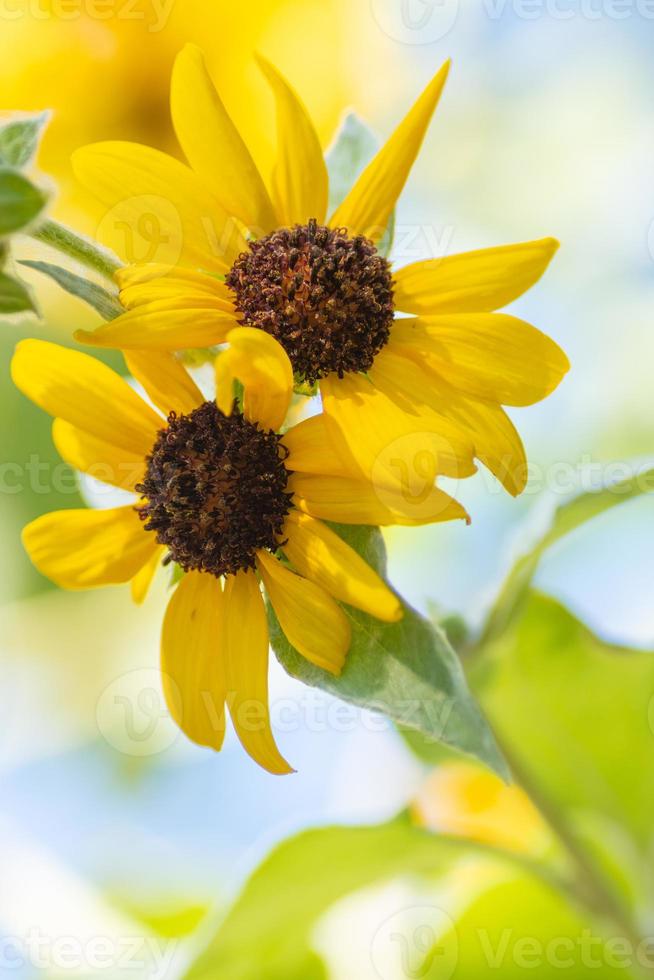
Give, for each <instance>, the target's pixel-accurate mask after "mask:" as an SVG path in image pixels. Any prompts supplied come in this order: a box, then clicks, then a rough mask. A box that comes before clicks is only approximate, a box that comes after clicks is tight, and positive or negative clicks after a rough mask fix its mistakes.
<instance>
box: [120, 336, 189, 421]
mask: <svg viewBox="0 0 654 980" xmlns="http://www.w3.org/2000/svg"><path fill="white" fill-rule="evenodd" d="M125 363H126V364H127V369H128V371H129V372H130V374H131V375H132V377H134V378H136V380H137V381H139V382H140V383H141V384H142V385H143V387H144V388H145V390H146V392H147V394H148V397H149V398H151V399H152V401H153V402H154V404H155V405H156V406H157V408H158V409H159V410H160V411H161V412H163V414H164V415H165V416H166V417H168V415H170V413H171V412H176V413H177V414H178V415H188V414H189V413H190V412H192V411H193V409H195V408H197V407H198V406H199V405H201V404H202V402H203V401H204V397H203V395H202V392H201V391H200V389H199V388H198V386H197V385H196V383H195V381H194V380H193V378H192V377H191V375H190V374H189V373H188V371H187V370H186V368H185V367H184V365H183V364H181V363H180V361H178V360H177V358H176V357H175V356H174V355H173V354H169V353H166V352H165V351H156V350H150V351H129V352H126V354H125Z"/></svg>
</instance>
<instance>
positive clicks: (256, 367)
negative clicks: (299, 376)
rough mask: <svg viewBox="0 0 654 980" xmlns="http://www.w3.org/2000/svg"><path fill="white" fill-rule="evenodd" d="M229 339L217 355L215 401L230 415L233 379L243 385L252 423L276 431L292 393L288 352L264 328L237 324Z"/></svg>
mask: <svg viewBox="0 0 654 980" xmlns="http://www.w3.org/2000/svg"><path fill="white" fill-rule="evenodd" d="M226 340H227V342H228V344H229V348H228V349H227V350H226V351H223V352H222V353H220V354H219V355H218V357H217V358H216V402H217V404H218V407H219V408H220V410H221V411H222V412H223V413H224V414H225V415H229V414H230V412H231V410H232V405H233V399H234V381H235V380H236V379H238V380H239V381H240V382H241V383H242V384H243V387H244V402H243V413H244V415H245V417H246V418H247V419H248V420H249V421H250V422H258V423H259V424H260V425H261V426H262V427H263V428H265V429H272V430H273V432H276V431H277V429H279V428H280V426H281V425H282V423H283V422H284V419H285V418H286V413H287V412H288V407H289V405H290V403H291V398H292V396H293V368H292V367H291V362H290V361H289V359H288V355H287V354H286V351H285V350H284V349H283V347H281V345H280V344H278V343H277V341H276V340H275V339H274V338H273V337H271V336H270V334H267V333H266V332H265V331H264V330H258V329H257V328H256V327H236V328H235V329H234V330H230V332H229V333H228V335H227V337H226Z"/></svg>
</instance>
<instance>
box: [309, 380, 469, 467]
mask: <svg viewBox="0 0 654 980" xmlns="http://www.w3.org/2000/svg"><path fill="white" fill-rule="evenodd" d="M320 392H321V394H322V399H323V407H324V414H325V424H326V425H327V426H328V429H329V432H330V435H331V438H332V441H333V442H334V444H335V445H336V447H337V451H338V453H339V454H340V455H344V456H345V455H346V454H347V457H346V458H348V464H349V466H350V468H354V467H355V466H358V467H359V472H360V476H361V477H363V478H365V479H371V480H373V482H375V483H390V484H391V485H392V484H397V482H398V480H400V481H401V480H404V479H405V476H406V474H407V473H409V474H410V473H411V472H412V471H413V470H414V469H416V467H417V468H418V470H420V471H422V470H424V469H425V467H426V465H427V460H428V458H429V459H430V460H431V463H430V466H431V468H432V469H433V479H436V477H437V476H438V475H439V474H440V475H441V476H451V477H454V478H455V479H460V478H464V477H467V476H471V475H472V474H473V473H475V472H476V468H475V465H474V462H473V457H474V446H473V444H472V440H471V439H470V437H469V436H468V434H467V433H465V432H463V431H462V430H461V429H459V428H458V427H457V426H456V425H455V424H454V423H453V422H451V421H450V420H449V419H447V418H446V417H445V416H443V415H438V414H436V412H434V411H433V410H431V409H429V408H426V407H425V406H424V405H421V404H418V403H417V402H414V403H411V402H410V401H409V400H405V404H404V406H403V407H399V406H398V405H396V404H395V403H394V402H393V401H391V399H390V398H388V397H387V396H386V395H385V394H384V393H383V392H381V391H379V389H378V388H376V387H375V386H374V384H372V383H371V382H370V381H369V380H368V378H366V377H364V376H363V375H360V374H347V375H346V376H345V377H344V378H342V379H339V378H337V377H336V375H329V376H328V377H327V378H324V379H323V380H322V381H321V382H320ZM418 464H419V465H418ZM419 478H420V482H421V484H422V478H423V477H422V473H420V477H419Z"/></svg>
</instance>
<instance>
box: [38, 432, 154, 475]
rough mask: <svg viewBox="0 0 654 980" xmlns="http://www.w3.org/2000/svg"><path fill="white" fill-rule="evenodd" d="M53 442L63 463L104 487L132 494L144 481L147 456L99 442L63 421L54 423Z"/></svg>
mask: <svg viewBox="0 0 654 980" xmlns="http://www.w3.org/2000/svg"><path fill="white" fill-rule="evenodd" d="M52 439H53V442H54V444H55V446H56V447H57V452H58V453H59V455H60V456H61V458H62V459H63V460H64V462H66V463H68V465H69V466H72V467H73V469H75V470H79V471H80V472H81V473H88V474H89V476H92V477H94V479H96V480H101V481H102V483H109V484H110V485H111V486H112V487H120V489H121V490H129V491H132V492H133V491H134V487H135V486H136V484H137V483H140V481H141V480H142V479H143V473H144V470H145V455H141V454H139V453H131V452H127V450H126V449H120V448H118V447H116V446H114V445H112V444H111V443H110V442H105V441H104V440H102V439H97V438H96V437H95V436H93V435H90V434H89V433H88V432H84V430H83V429H78V428H77V427H76V426H74V425H71V424H70V422H66V421H64V419H55V420H54V421H53V423H52Z"/></svg>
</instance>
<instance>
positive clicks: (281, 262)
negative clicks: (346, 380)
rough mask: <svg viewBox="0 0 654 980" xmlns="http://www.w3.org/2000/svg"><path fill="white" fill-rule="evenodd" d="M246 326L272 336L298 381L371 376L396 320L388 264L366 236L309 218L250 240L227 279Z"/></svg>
mask: <svg viewBox="0 0 654 980" xmlns="http://www.w3.org/2000/svg"><path fill="white" fill-rule="evenodd" d="M226 282H227V285H228V286H229V287H230V288H231V289H232V290H233V291H234V293H235V295H236V299H235V305H236V309H237V310H238V311H239V313H241V315H242V319H241V322H242V323H243V324H245V325H247V326H251V327H260V328H261V329H262V330H265V331H266V333H269V334H272V336H273V337H275V339H276V340H278V341H279V342H280V344H281V345H282V347H283V348H284V350H285V351H286V353H287V354H288V356H289V358H290V361H291V364H292V365H293V370H294V372H295V374H296V376H297V377H299V378H300V379H301V380H302V381H307V382H308V383H310V384H313V383H314V382H316V381H318V380H319V379H320V378H324V377H325V376H326V375H327V374H330V373H331V372H332V371H335V372H336V373H337V374H338V376H339V377H340V378H342V377H343V375H344V374H346V373H347V372H349V371H367V370H368V369H369V368H370V367H371V366H372V362H373V360H374V359H375V355H376V354H378V353H379V351H380V350H381V349H382V347H383V346H384V344H385V343H386V342H387V340H388V337H389V333H390V328H391V324H392V322H393V282H392V278H391V268H390V264H389V263H388V262H387V260H386V259H385V258H383V256H381V255H380V254H379V253H378V252H377V250H376V248H375V246H374V245H373V243H372V242H371V241H369V240H368V239H367V238H364V237H363V236H362V235H357V236H356V237H355V238H349V237H348V236H347V234H346V233H345V232H344V231H343V230H342V229H335V230H331V229H329V228H325V227H323V226H322V225H319V224H318V223H317V222H316V221H310V222H309V224H308V225H295V227H293V228H282V229H281V230H280V231H276V232H274V233H273V234H272V235H268V236H266V237H265V238H260V239H259V240H258V241H255V242H252V243H251V245H250V246H249V248H248V251H247V252H243V253H242V254H241V255H239V257H238V258H237V260H236V262H235V263H234V265H233V266H232V268H231V270H230V272H229V275H228V276H227V279H226Z"/></svg>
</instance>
